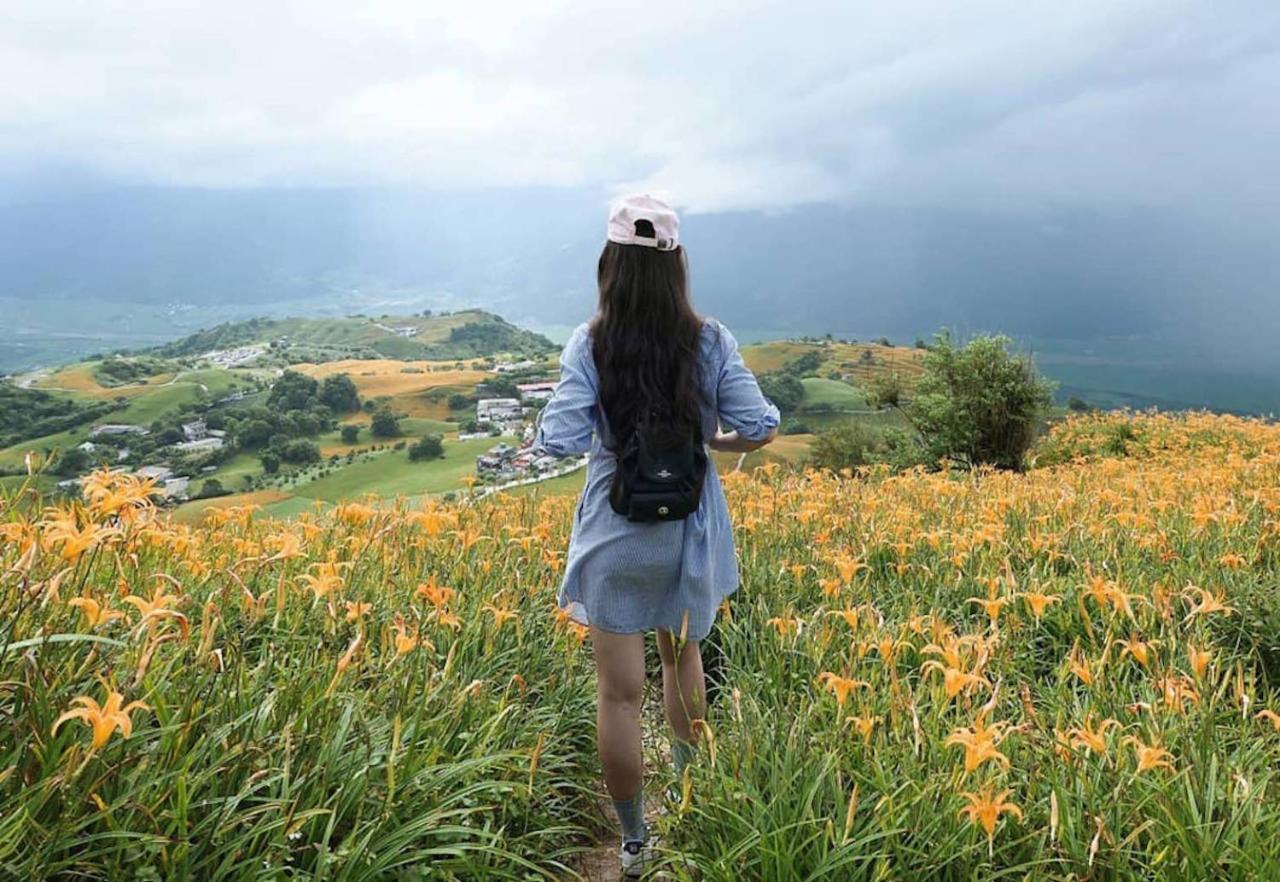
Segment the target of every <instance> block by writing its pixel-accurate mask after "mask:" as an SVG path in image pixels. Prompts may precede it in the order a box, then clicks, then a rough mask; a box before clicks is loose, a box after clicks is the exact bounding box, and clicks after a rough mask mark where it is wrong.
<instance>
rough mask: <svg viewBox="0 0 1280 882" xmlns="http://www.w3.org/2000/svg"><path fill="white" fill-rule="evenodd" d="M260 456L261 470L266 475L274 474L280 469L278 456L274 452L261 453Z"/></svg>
mask: <svg viewBox="0 0 1280 882" xmlns="http://www.w3.org/2000/svg"><path fill="white" fill-rule="evenodd" d="M260 458H261V459H262V470H263V471H264V472H266V473H267V474H268V475H274V474H275V473H276V472H278V471H280V457H278V456H276V455H275V454H274V453H270V452H267V453H263V454H262V456H261V457H260Z"/></svg>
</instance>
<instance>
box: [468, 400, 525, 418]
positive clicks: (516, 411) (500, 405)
mask: <svg viewBox="0 0 1280 882" xmlns="http://www.w3.org/2000/svg"><path fill="white" fill-rule="evenodd" d="M522 416H524V409H523V408H522V407H521V406H520V399H518V398H481V399H480V400H479V401H477V402H476V419H477V420H479V421H480V422H482V423H496V422H503V421H505V420H513V419H520V418H521V417H522Z"/></svg>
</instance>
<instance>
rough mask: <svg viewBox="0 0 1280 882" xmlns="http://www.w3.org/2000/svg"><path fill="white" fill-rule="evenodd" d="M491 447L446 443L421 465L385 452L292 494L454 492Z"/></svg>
mask: <svg viewBox="0 0 1280 882" xmlns="http://www.w3.org/2000/svg"><path fill="white" fill-rule="evenodd" d="M494 443H495V442H494V440H493V439H491V438H480V439H477V440H475V441H456V440H454V441H449V440H446V441H445V445H444V457H443V458H442V459H433V460H427V461H423V462H410V461H409V455H408V453H407V452H406V451H405V450H388V451H385V452H382V453H376V454H374V455H373V456H372V457H371V458H370V459H367V460H365V461H362V462H355V463H352V464H351V465H349V466H342V467H341V468H339V469H338V470H337V471H335V472H333V473H332V474H329V475H327V476H325V477H323V478H317V479H315V480H312V481H310V482H308V483H305V484H302V485H300V486H299V487H297V488H296V489H295V490H293V492H294V493H295V494H297V495H298V496H305V497H307V498H309V499H323V500H326V501H328V502H337V501H339V500H341V499H346V498H359V497H362V496H365V495H367V494H373V495H375V496H383V497H388V496H418V495H421V494H423V493H442V492H444V491H446V490H456V489H458V488H459V487H461V486H462V485H463V479H464V478H465V477H466V476H467V475H470V474H474V472H475V467H476V457H477V456H478V455H479V454H481V453H483V452H484V451H486V450H488V449H489V448H490V447H492V446H493V445H494ZM286 489H287V488H286Z"/></svg>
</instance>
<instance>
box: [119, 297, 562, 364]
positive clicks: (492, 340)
mask: <svg viewBox="0 0 1280 882" xmlns="http://www.w3.org/2000/svg"><path fill="white" fill-rule="evenodd" d="M255 344H257V345H260V346H263V347H266V348H267V349H268V350H269V351H270V353H271V354H272V355H273V356H274V357H275V360H277V361H284V362H286V363H300V362H304V361H305V362H311V363H320V362H325V361H331V360H335V359H340V358H393V359H401V360H405V361H414V360H448V359H466V358H479V357H485V356H490V355H495V354H497V353H510V354H513V355H532V356H541V355H546V354H547V353H549V352H554V351H555V350H556V349H557V347H556V345H555V344H554V343H552V342H551V341H550V340H548V339H547V338H546V337H544V336H542V335H541V334H536V333H534V332H532V331H527V330H525V329H524V328H519V327H516V326H515V325H513V324H511V323H510V322H508V321H506V320H505V319H503V318H502V317H501V316H498V315H494V314H493V313H491V312H486V311H484V310H481V309H466V310H458V311H457V312H451V313H447V314H441V315H416V316H392V315H384V316H379V317H373V316H364V315H355V316H348V317H346V318H340V319H330V318H287V319H271V318H254V319H249V320H247V321H242V322H228V323H225V324H221V325H217V326H215V327H213V328H209V329H208V330H202V331H198V332H197V333H195V334H191V335H189V336H187V337H183V338H182V339H180V340H175V341H174V342H172V343H166V344H164V345H162V346H154V347H151V348H149V349H144V350H140V353H145V354H148V355H155V356H158V357H161V358H183V357H189V356H197V355H203V354H205V353H208V352H216V351H224V352H225V351H227V350H233V349H237V348H243V347H250V346H253V345H255Z"/></svg>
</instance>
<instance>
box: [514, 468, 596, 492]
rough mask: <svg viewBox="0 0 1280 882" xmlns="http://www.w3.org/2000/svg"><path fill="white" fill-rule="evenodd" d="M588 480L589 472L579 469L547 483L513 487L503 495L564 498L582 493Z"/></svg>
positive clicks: (540, 482) (550, 479)
mask: <svg viewBox="0 0 1280 882" xmlns="http://www.w3.org/2000/svg"><path fill="white" fill-rule="evenodd" d="M586 479H587V470H586V469H578V470H577V471H576V472H570V473H569V474H567V475H560V476H559V477H557V478H548V479H547V480H545V481H539V482H538V483H536V484H522V485H521V486H519V487H512V488H511V489H510V490H503V491H501V492H502V493H506V494H510V495H511V496H564V495H567V494H574V495H576V494H578V493H581V492H582V484H583V482H584V481H586Z"/></svg>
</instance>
